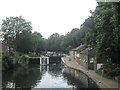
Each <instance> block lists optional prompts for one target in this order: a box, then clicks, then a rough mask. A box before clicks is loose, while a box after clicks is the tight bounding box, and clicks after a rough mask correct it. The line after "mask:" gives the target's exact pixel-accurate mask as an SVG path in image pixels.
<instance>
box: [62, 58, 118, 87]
mask: <svg viewBox="0 0 120 90" xmlns="http://www.w3.org/2000/svg"><path fill="white" fill-rule="evenodd" d="M62 61H63V62H64V63H65V65H67V66H68V67H70V68H73V69H77V70H80V71H82V72H83V73H85V74H86V75H87V76H89V77H90V78H91V79H93V80H94V81H95V82H96V84H97V85H98V86H99V88H113V89H119V88H120V84H118V82H117V81H115V80H111V79H108V78H104V77H102V76H100V75H98V74H96V73H95V71H94V70H86V69H85V68H84V67H83V66H81V65H79V64H78V63H77V62H76V61H75V60H74V58H72V57H70V56H66V57H63V58H62Z"/></svg>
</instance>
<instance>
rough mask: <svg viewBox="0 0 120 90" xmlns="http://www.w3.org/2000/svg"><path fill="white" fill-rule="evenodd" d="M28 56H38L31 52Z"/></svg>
mask: <svg viewBox="0 0 120 90" xmlns="http://www.w3.org/2000/svg"><path fill="white" fill-rule="evenodd" d="M28 56H30V57H35V56H37V54H36V53H35V52H29V54H28Z"/></svg>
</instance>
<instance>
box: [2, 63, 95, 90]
mask: <svg viewBox="0 0 120 90" xmlns="http://www.w3.org/2000/svg"><path fill="white" fill-rule="evenodd" d="M2 79H3V80H2V85H3V88H28V89H29V90H32V89H33V88H71V89H75V88H76V89H79V88H97V85H96V83H95V82H94V81H93V80H92V79H90V78H89V77H87V76H86V75H85V74H84V73H82V72H80V71H77V70H74V69H71V68H67V67H64V66H62V65H49V66H48V65H46V66H40V65H34V66H33V65H28V66H26V67H19V68H16V69H15V70H14V71H13V70H9V71H6V72H3V77H2Z"/></svg>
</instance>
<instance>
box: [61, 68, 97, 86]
mask: <svg viewBox="0 0 120 90" xmlns="http://www.w3.org/2000/svg"><path fill="white" fill-rule="evenodd" d="M63 77H64V79H66V80H67V81H68V82H67V83H68V85H72V86H74V88H97V84H96V83H95V82H94V81H93V80H92V79H90V78H89V77H88V76H87V75H85V74H84V73H82V72H80V71H77V70H74V69H70V68H64V69H63Z"/></svg>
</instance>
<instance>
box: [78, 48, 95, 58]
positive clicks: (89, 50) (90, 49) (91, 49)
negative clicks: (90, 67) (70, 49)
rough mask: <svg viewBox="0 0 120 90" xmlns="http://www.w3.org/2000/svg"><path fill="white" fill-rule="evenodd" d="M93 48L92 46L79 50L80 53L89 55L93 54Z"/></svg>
mask: <svg viewBox="0 0 120 90" xmlns="http://www.w3.org/2000/svg"><path fill="white" fill-rule="evenodd" d="M94 52H95V51H94V49H93V48H86V49H84V50H83V51H81V52H80V53H81V54H86V55H91V56H94V54H95V53H94Z"/></svg>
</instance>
